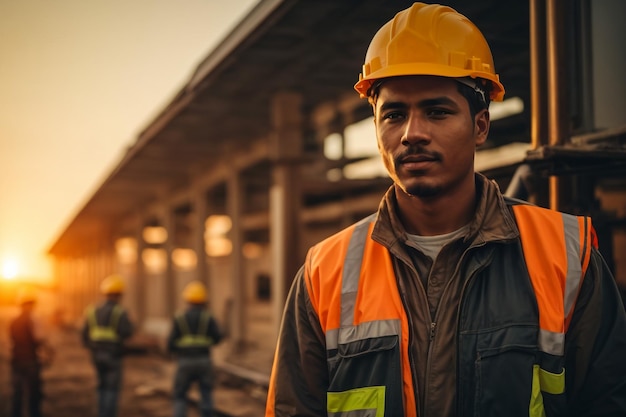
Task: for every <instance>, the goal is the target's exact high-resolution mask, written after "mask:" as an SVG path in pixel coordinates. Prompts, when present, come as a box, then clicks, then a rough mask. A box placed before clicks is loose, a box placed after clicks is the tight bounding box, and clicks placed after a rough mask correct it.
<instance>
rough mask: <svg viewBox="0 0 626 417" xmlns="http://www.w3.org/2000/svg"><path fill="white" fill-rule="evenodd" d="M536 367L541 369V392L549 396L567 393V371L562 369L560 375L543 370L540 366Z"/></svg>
mask: <svg viewBox="0 0 626 417" xmlns="http://www.w3.org/2000/svg"><path fill="white" fill-rule="evenodd" d="M535 366H536V367H538V368H539V385H540V386H541V391H543V392H547V393H548V394H563V393H564V392H565V369H562V370H561V372H560V373H558V374H553V373H552V372H548V371H546V370H545V369H541V368H540V367H539V365H535Z"/></svg>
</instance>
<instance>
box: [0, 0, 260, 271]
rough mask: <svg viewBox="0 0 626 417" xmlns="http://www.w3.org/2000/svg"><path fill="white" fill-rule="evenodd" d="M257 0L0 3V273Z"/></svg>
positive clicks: (50, 237)
mask: <svg viewBox="0 0 626 417" xmlns="http://www.w3.org/2000/svg"><path fill="white" fill-rule="evenodd" d="M256 3H257V0H229V1H228V2H222V1H217V0H177V1H172V0H131V1H128V0H106V1H105V0H90V1H84V0H55V1H44V0H19V1H17V0H0V279H7V278H12V279H14V280H19V279H27V280H37V281H43V282H46V281H47V280H48V279H49V278H50V277H51V265H50V262H49V260H48V259H47V257H46V252H47V250H48V249H49V247H50V246H51V245H52V243H53V242H54V240H55V239H56V238H57V237H58V236H59V234H60V233H61V231H62V230H63V229H64V228H65V227H66V226H67V224H68V223H69V221H70V220H71V219H72V218H73V216H74V215H75V214H76V213H77V212H78V210H80V208H82V206H83V205H84V203H86V201H87V200H88V199H89V198H90V197H91V195H92V193H93V192H94V191H95V190H96V188H97V187H98V186H99V185H100V183H101V182H102V181H103V180H104V179H105V178H106V177H107V176H108V174H109V173H110V171H111V170H112V169H113V168H114V167H115V166H116V165H117V164H118V162H119V161H120V159H121V157H122V155H123V154H124V152H125V149H126V147H128V146H130V145H131V144H132V143H133V142H134V141H135V139H136V136H137V135H138V133H139V132H140V131H141V130H142V129H143V128H144V127H145V126H146V125H147V124H148V123H149V122H150V121H151V120H152V118H153V117H154V116H156V114H157V113H158V112H159V111H160V110H161V109H162V108H163V107H164V106H165V105H166V104H167V103H168V102H169V101H170V100H171V99H172V98H173V96H174V95H175V94H176V93H177V92H178V91H179V90H180V89H181V88H182V87H183V85H184V84H185V83H186V81H187V80H188V78H189V77H190V76H191V74H192V73H193V70H194V69H195V67H196V65H197V64H198V63H199V62H200V61H201V60H202V58H204V57H205V56H206V55H207V54H208V53H209V52H210V51H211V50H212V49H213V48H214V47H215V46H216V45H217V43H219V41H220V40H221V39H223V37H224V36H226V34H227V33H228V32H229V31H230V30H231V29H232V28H233V27H234V25H235V24H236V23H237V22H239V21H240V20H241V19H242V18H243V16H245V14H247V13H248V12H249V10H250V9H251V8H252V7H253V6H254V5H255V4H256Z"/></svg>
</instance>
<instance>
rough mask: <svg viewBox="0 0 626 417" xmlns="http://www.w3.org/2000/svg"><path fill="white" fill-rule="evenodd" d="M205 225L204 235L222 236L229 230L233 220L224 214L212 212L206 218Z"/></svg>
mask: <svg viewBox="0 0 626 417" xmlns="http://www.w3.org/2000/svg"><path fill="white" fill-rule="evenodd" d="M205 227H206V232H205V236H222V235H225V234H226V233H228V232H229V231H230V229H231V228H232V227H233V222H232V220H231V219H230V217H229V216H227V215H225V214H214V215H212V216H209V217H208V218H207V219H206V222H205Z"/></svg>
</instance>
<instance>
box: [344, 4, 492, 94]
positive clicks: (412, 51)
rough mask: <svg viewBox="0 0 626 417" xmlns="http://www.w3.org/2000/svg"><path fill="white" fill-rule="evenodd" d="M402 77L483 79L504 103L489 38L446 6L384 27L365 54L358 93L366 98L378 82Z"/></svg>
mask: <svg viewBox="0 0 626 417" xmlns="http://www.w3.org/2000/svg"><path fill="white" fill-rule="evenodd" d="M403 75H437V76H442V77H451V78H462V77H472V78H482V79H485V80H488V81H490V82H491V84H492V86H493V88H492V89H491V94H490V97H491V99H492V100H494V101H502V99H503V98H504V86H503V85H502V84H501V83H500V79H499V77H498V74H496V73H495V68H494V65H493V57H492V56H491V50H490V49H489V45H488V44H487V41H486V40H485V37H484V36H483V35H482V33H481V32H480V30H479V29H478V28H477V27H476V26H475V25H474V24H473V23H472V22H471V21H469V19H467V18H466V17H465V16H463V15H462V14H460V13H458V12H457V11H456V10H454V9H452V8H450V7H447V6H441V5H438V4H424V3H414V4H413V5H412V6H411V7H409V8H408V9H405V10H403V11H401V12H399V13H397V14H396V15H395V17H394V18H393V19H391V20H390V21H389V22H387V23H386V24H385V25H384V26H383V27H381V28H380V29H379V30H378V32H377V33H376V34H375V35H374V38H373V39H372V41H371V43H370V45H369V48H368V49H367V54H366V56H365V64H364V65H363V71H362V73H361V74H359V82H357V83H356V84H355V86H354V89H355V90H356V91H357V92H358V93H359V94H360V95H361V98H366V97H367V96H368V90H369V89H370V87H371V86H372V84H373V83H374V81H375V80H378V79H381V78H386V77H397V76H403Z"/></svg>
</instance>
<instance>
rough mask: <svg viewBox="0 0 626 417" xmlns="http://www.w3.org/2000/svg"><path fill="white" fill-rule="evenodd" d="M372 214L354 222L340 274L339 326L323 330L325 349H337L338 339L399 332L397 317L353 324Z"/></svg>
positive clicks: (348, 339)
mask: <svg viewBox="0 0 626 417" xmlns="http://www.w3.org/2000/svg"><path fill="white" fill-rule="evenodd" d="M375 218H376V214H372V215H370V216H368V217H366V218H365V219H363V220H361V221H360V222H358V223H357V224H356V226H355V227H354V231H353V232H352V236H351V237H350V242H349V244H348V250H347V252H346V258H345V259H344V263H343V270H342V276H341V318H340V326H341V328H340V329H328V330H327V331H326V349H329V350H330V349H337V347H338V346H339V343H349V342H353V341H358V340H364V339H369V338H374V337H380V336H391V335H399V334H400V329H401V324H400V321H399V320H397V319H393V320H377V321H372V322H367V323H361V324H359V325H358V326H355V325H354V324H353V322H354V308H355V304H356V297H357V293H358V290H359V280H360V276H361V265H362V263H363V251H364V249H365V243H366V242H367V236H368V233H369V227H370V224H371V223H372V221H374V219H375Z"/></svg>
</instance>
